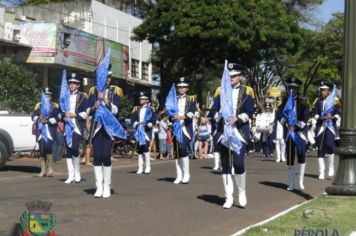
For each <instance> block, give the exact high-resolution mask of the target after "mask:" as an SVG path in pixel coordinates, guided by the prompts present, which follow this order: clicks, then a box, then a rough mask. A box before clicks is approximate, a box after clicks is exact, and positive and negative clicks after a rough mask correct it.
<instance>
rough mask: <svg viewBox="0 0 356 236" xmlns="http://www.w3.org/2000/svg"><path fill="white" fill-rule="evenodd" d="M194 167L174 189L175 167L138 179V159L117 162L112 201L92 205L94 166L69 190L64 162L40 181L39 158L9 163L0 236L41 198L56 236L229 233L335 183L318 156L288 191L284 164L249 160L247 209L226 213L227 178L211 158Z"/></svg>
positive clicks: (2, 177)
mask: <svg viewBox="0 0 356 236" xmlns="http://www.w3.org/2000/svg"><path fill="white" fill-rule="evenodd" d="M190 163H191V175H192V178H191V182H190V183H189V184H188V185H174V184H173V183H172V181H173V180H174V177H175V167H174V163H173V161H158V160H156V161H153V164H152V173H151V174H150V175H136V174H135V171H136V160H133V161H131V160H130V159H127V158H119V159H118V161H116V162H114V169H113V183H112V189H113V195H112V197H111V198H110V199H94V198H93V193H94V191H95V189H94V188H95V185H94V173H93V171H92V168H91V167H82V172H83V173H82V177H83V178H84V180H83V181H82V182H81V183H80V184H70V185H66V184H64V183H63V180H64V179H65V178H66V174H65V173H66V167H65V162H64V161H63V160H62V161H61V162H60V163H58V164H56V170H57V175H56V176H55V177H53V178H38V177H34V176H35V175H36V173H38V172H39V162H38V160H31V159H30V160H28V159H27V160H22V159H16V160H14V161H10V162H8V164H7V167H5V169H4V170H1V171H0V235H13V232H14V231H15V229H16V226H17V223H18V222H19V217H20V216H21V214H22V212H23V211H25V209H26V207H25V204H26V203H27V202H29V201H32V200H37V199H41V200H44V201H50V202H52V203H53V207H52V211H53V212H54V213H55V215H56V216H57V218H58V226H59V228H58V235H230V234H232V233H234V232H236V231H238V230H239V229H242V228H244V227H246V226H248V225H250V224H254V223H257V222H259V221H261V220H264V219H266V218H268V217H270V216H272V215H274V214H276V213H278V212H281V211H283V210H285V209H287V208H289V207H291V206H293V205H295V204H298V203H301V202H303V201H306V200H307V199H310V198H312V196H317V195H320V194H322V193H323V192H324V189H325V187H326V186H327V185H329V184H331V181H330V180H325V181H319V180H318V179H317V160H316V158H315V155H312V154H309V157H308V159H307V167H306V178H305V187H306V190H305V191H304V192H299V191H295V192H288V191H286V190H285V188H286V187H287V185H286V182H287V169H286V166H285V164H284V163H275V162H274V161H273V160H272V159H270V160H262V159H261V158H260V157H252V156H249V157H248V158H247V160H246V167H247V197H248V204H247V208H246V209H241V208H238V207H236V206H235V207H233V208H232V209H229V210H224V209H223V208H222V207H221V205H222V204H223V202H224V193H223V186H222V180H221V176H220V174H219V173H216V172H213V171H212V165H213V160H212V159H208V160H192V161H191V162H190ZM336 163H337V160H336ZM235 199H237V196H236V195H235ZM291 235H292V233H291Z"/></svg>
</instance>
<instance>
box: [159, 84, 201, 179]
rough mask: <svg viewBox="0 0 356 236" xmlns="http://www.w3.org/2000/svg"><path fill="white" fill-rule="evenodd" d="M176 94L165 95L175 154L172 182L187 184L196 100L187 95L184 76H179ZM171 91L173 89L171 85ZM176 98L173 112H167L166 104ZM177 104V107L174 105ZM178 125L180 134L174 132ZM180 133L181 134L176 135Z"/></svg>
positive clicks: (187, 85)
mask: <svg viewBox="0 0 356 236" xmlns="http://www.w3.org/2000/svg"><path fill="white" fill-rule="evenodd" d="M177 89H178V96H176V94H173V93H172V94H171V92H170V93H169V94H168V96H167V100H166V104H165V106H166V110H167V113H168V115H169V118H170V120H171V121H172V122H173V133H174V139H173V148H174V151H175V155H176V171H177V178H176V179H175V180H174V182H173V183H174V184H179V183H183V184H187V183H189V180H190V171H189V144H190V142H191V140H192V137H193V135H194V134H193V118H194V114H195V110H196V102H195V101H194V98H193V97H192V96H188V95H187V92H188V89H189V83H188V81H187V80H186V79H185V78H184V77H181V78H180V79H179V82H178V83H177ZM171 91H173V92H174V91H175V89H174V88H173V87H172V89H171ZM176 99H177V104H174V105H173V106H172V107H174V110H175V114H173V113H171V114H170V113H169V111H170V110H171V108H170V107H168V104H172V103H174V102H172V101H174V100H176ZM175 106H177V107H175ZM177 125H179V127H180V128H179V129H180V132H181V133H180V132H179V133H180V134H177V133H175V127H177ZM178 135H181V136H178Z"/></svg>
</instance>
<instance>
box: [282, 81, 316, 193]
mask: <svg viewBox="0 0 356 236" xmlns="http://www.w3.org/2000/svg"><path fill="white" fill-rule="evenodd" d="M286 83H287V88H288V90H289V95H287V96H286V99H284V101H283V103H282V105H281V109H283V111H282V114H283V118H282V119H281V121H280V122H281V124H282V125H283V126H284V128H285V130H286V131H285V132H286V133H287V135H286V136H285V137H286V152H287V165H288V188H287V190H289V191H293V190H294V177H295V167H294V166H295V156H296V155H297V158H298V167H299V168H298V188H299V189H301V190H303V189H304V173H305V152H306V144H307V138H306V137H307V131H308V127H307V122H308V119H309V114H310V111H309V101H308V99H307V98H305V97H300V96H299V88H300V86H301V85H302V81H300V80H299V79H297V78H294V77H290V78H288V79H287V80H286Z"/></svg>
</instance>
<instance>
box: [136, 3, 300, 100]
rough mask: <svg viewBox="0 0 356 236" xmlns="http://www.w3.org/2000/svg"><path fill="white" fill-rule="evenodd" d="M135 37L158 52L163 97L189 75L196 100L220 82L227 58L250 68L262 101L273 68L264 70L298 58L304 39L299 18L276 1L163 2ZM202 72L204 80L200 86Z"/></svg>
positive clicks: (254, 85)
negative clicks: (288, 57) (290, 57)
mask: <svg viewBox="0 0 356 236" xmlns="http://www.w3.org/2000/svg"><path fill="white" fill-rule="evenodd" d="M134 33H135V36H134V38H135V39H136V40H145V39H147V40H149V41H150V42H151V43H153V44H154V45H156V46H158V47H159V49H158V51H157V61H156V63H157V65H158V67H159V68H160V73H161V82H162V91H163V93H167V92H168V90H169V86H170V84H171V81H172V80H175V79H177V78H178V77H180V76H186V77H188V78H190V79H191V81H193V85H195V86H193V90H195V92H198V97H201V96H199V92H200V91H201V88H202V86H201V85H202V84H207V83H206V82H207V81H210V80H212V79H213V78H216V75H217V76H218V77H221V72H222V67H223V62H224V59H228V60H230V61H234V62H237V63H240V64H242V65H245V66H246V67H247V68H249V79H250V78H252V80H249V81H250V82H251V85H252V86H253V87H254V88H255V89H256V90H257V91H256V92H257V95H258V99H262V98H263V97H264V94H265V91H264V88H265V87H264V86H262V84H261V86H260V87H261V88H263V89H258V87H257V84H258V83H259V82H260V80H261V79H262V80H266V77H263V75H264V74H265V72H266V71H268V70H270V69H269V67H265V68H264V69H263V68H261V65H273V63H274V62H275V61H276V58H279V57H282V56H283V55H289V54H292V53H295V52H296V51H297V50H298V45H299V42H300V40H301V37H300V33H299V26H298V22H297V20H296V18H295V17H294V16H291V15H288V14H287V12H286V10H285V8H284V6H283V5H282V4H279V3H277V2H276V1H274V0H252V1H245V0H233V1H232V0H219V1H218V0H196V1H189V0H160V1H157V4H156V5H155V7H154V8H153V9H152V10H151V11H150V12H149V15H148V17H147V18H146V19H145V20H144V22H143V24H141V25H140V26H139V27H137V28H136V29H135V30H134ZM206 70H209V71H210V70H215V71H216V73H210V75H213V78H212V77H209V76H208V74H207V73H206ZM200 73H203V75H204V76H203V78H202V80H201V81H196V76H195V75H196V74H200ZM272 78H274V77H272ZM270 79H271V78H269V77H267V80H270ZM162 97H165V96H164V94H163V96H162Z"/></svg>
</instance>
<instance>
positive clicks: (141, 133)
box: [135, 104, 152, 145]
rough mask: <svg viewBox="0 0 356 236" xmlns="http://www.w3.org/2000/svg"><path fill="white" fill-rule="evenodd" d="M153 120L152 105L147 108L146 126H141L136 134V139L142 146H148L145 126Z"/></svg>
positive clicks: (144, 120) (144, 119)
mask: <svg viewBox="0 0 356 236" xmlns="http://www.w3.org/2000/svg"><path fill="white" fill-rule="evenodd" d="M151 118H152V110H151V106H150V104H148V105H147V107H146V112H145V116H144V118H143V122H144V124H139V125H138V127H137V130H136V132H135V139H136V140H137V141H138V143H139V144H140V145H145V144H146V132H145V124H146V123H147V122H148V121H150V120H151Z"/></svg>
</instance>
